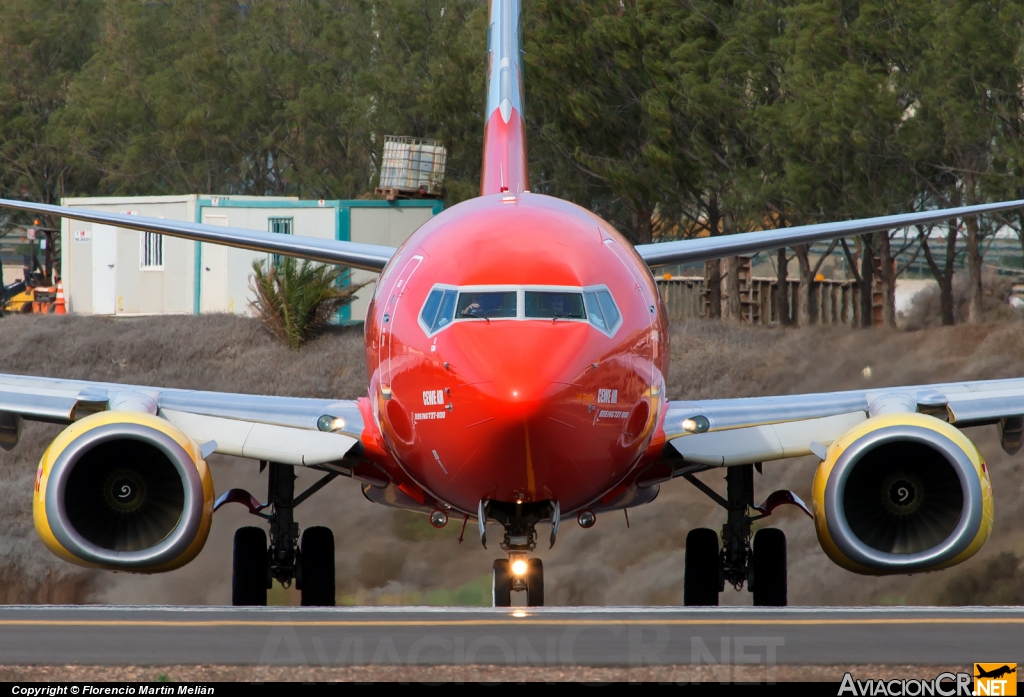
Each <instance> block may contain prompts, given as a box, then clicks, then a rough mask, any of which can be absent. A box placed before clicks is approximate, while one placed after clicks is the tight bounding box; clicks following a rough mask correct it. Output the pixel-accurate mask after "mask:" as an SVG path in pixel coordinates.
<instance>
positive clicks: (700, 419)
mask: <svg viewBox="0 0 1024 697" xmlns="http://www.w3.org/2000/svg"><path fill="white" fill-rule="evenodd" d="M681 426H682V427H683V430H684V431H686V432H687V433H704V432H705V431H706V430H708V428H710V427H711V422H710V421H708V417H706V416H694V417H692V418H689V419H683V423H682V424H681Z"/></svg>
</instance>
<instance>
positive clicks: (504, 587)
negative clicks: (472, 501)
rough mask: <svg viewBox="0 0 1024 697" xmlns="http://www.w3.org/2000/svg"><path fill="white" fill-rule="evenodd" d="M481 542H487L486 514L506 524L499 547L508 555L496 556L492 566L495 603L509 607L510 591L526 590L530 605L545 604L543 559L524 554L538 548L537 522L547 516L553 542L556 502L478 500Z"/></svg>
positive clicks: (510, 603)
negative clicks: (506, 556)
mask: <svg viewBox="0 0 1024 697" xmlns="http://www.w3.org/2000/svg"><path fill="white" fill-rule="evenodd" d="M478 516H479V520H480V521H481V523H480V530H481V538H480V539H481V542H483V544H484V547H486V546H487V536H486V533H485V532H484V531H485V525H486V522H487V518H488V517H490V518H491V519H492V520H494V521H496V522H498V523H500V524H501V525H502V526H503V527H504V528H505V535H504V537H503V538H502V541H501V543H500V545H499V546H500V547H501V549H502V550H504V551H505V552H506V553H507V554H508V559H495V560H494V564H493V565H492V567H491V598H492V601H493V605H494V607H510V606H511V605H512V592H513V591H526V604H527V606H529V607H542V606H543V605H544V563H543V562H542V561H541V560H540V559H536V558H528V557H527V554H528V553H529V552H532V551H533V550H535V549H536V548H537V527H536V526H537V523H539V522H540V521H541V520H543V519H544V518H547V517H550V518H551V523H552V531H551V545H552V546H554V544H555V536H556V535H557V533H558V517H559V512H558V504H557V502H551V501H538V502H535V503H515V504H507V503H502V502H499V501H481V502H480V510H479V513H478Z"/></svg>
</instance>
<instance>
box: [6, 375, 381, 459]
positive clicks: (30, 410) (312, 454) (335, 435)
mask: <svg viewBox="0 0 1024 697" xmlns="http://www.w3.org/2000/svg"><path fill="white" fill-rule="evenodd" d="M108 410H111V411H114V410H123V411H135V412H146V413H150V414H154V415H158V416H161V417H163V418H165V419H167V420H168V421H170V422H171V423H172V424H174V425H175V426H177V427H178V428H179V429H181V430H182V431H183V432H184V433H185V434H186V435H188V436H189V437H190V438H192V440H194V441H195V442H196V443H199V444H211V445H210V450H211V452H217V453H221V454H224V455H237V456H239V457H247V458H252V459H256V460H270V461H273V462H279V463H282V464H286V465H303V466H307V467H308V466H313V465H324V464H326V463H334V462H337V461H339V460H342V459H343V458H345V456H346V455H347V454H349V452H350V451H351V450H352V448H353V447H355V446H356V445H357V444H359V443H360V442H361V437H362V433H363V427H364V423H363V417H362V414H361V413H360V411H359V407H358V405H357V404H356V402H354V401H351V400H329V399H305V398H300V397H271V396H261V395H247V394H232V393H226V392H205V391H199V390H180V389H165V388H157V387H145V386H140V385H122V384H117V383H103V382H87V381H84V380H61V379H53V378H39V377H30V376H25V375H0V446H3V447H5V448H8V449H9V448H11V447H13V446H14V444H15V443H16V442H17V437H18V431H19V424H18V422H17V418H23V419H28V420H34V421H47V422H51V423H60V424H69V423H72V422H74V421H77V420H78V419H80V418H84V417H85V416H88V415H90V414H93V413H96V412H100V411H108ZM324 416H328V417H331V423H330V424H329V427H330V430H329V431H323V430H321V429H320V426H319V421H320V419H321V418H322V417H324ZM12 417H16V418H13V419H12Z"/></svg>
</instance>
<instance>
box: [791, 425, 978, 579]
mask: <svg viewBox="0 0 1024 697" xmlns="http://www.w3.org/2000/svg"><path fill="white" fill-rule="evenodd" d="M888 426H919V427H921V428H927V429H929V430H932V431H935V432H937V433H939V434H941V435H943V436H945V437H946V438H949V439H950V440H951V441H953V443H955V444H956V445H957V446H958V447H960V448H961V449H962V450H963V451H964V453H966V454H967V457H968V458H969V459H970V461H971V463H972V464H973V465H974V469H975V471H976V472H977V474H978V478H979V480H980V481H981V494H982V499H983V505H982V517H981V527H980V528H979V529H978V534H977V535H975V537H974V540H973V541H972V542H971V544H970V545H969V546H968V547H967V548H966V549H964V551H963V552H961V553H960V554H958V555H957V556H956V557H954V558H952V559H950V560H949V561H947V562H945V563H943V564H937V565H935V566H934V567H930V568H928V569H922V571H937V570H939V569H945V568H948V567H950V566H955V565H957V564H959V563H960V562H962V561H965V560H966V559H969V558H970V557H972V556H974V555H975V554H976V553H977V552H978V550H980V549H981V548H982V547H983V546H984V545H985V542H986V541H987V540H988V536H989V533H990V532H991V531H992V521H993V518H994V515H995V508H994V504H993V501H992V481H991V478H990V477H989V474H988V468H987V467H986V466H985V458H983V457H982V455H981V453H980V452H979V451H978V448H977V446H976V445H974V443H973V442H971V439H970V438H968V437H967V436H965V435H964V434H963V433H962V432H961V431H960V429H958V428H956V427H955V426H951V425H949V424H948V423H946V422H945V421H940V420H939V419H936V418H935V417H933V416H928V415H926V414H917V413H898V414H882V415H880V416H875V417H872V418H870V419H868V420H867V421H864V422H863V423H860V424H858V425H857V426H854V427H853V428H851V429H850V430H849V431H847V432H846V433H844V434H843V435H842V436H841V437H840V438H839V439H838V440H836V441H835V442H833V443H832V445H831V446H829V448H828V452H827V453H826V455H825V460H824V461H823V462H822V463H821V464H820V465H819V466H818V469H817V471H816V472H815V473H814V484H813V486H812V490H811V509H812V511H813V513H814V527H815V529H816V530H817V533H818V541H819V542H820V543H821V548H822V549H823V550H824V551H825V554H827V555H828V557H829V559H831V560H832V561H834V562H835V563H836V564H838V565H839V566H841V567H843V568H844V569H847V570H849V571H853V572H855V573H858V574H865V575H871V576H886V575H890V574H896V573H899V574H903V573H906V571H901V570H894V571H886V570H880V569H871V568H868V567H865V566H861V565H860V564H856V563H855V562H853V561H851V560H850V559H848V558H847V557H846V555H844V554H843V553H842V552H840V551H839V548H838V547H836V545H835V543H834V542H833V541H832V536H831V534H830V533H829V530H828V523H827V521H826V519H825V510H824V500H825V487H826V486H827V484H828V478H829V475H830V474H831V473H832V468H833V467H834V466H835V463H836V460H838V459H839V456H840V455H842V454H843V451H845V450H846V449H847V448H848V447H850V445H852V444H853V443H854V442H855V441H856V440H858V439H859V438H861V437H862V436H864V435H867V434H868V433H870V432H871V431H874V430H877V429H880V428H886V427H888Z"/></svg>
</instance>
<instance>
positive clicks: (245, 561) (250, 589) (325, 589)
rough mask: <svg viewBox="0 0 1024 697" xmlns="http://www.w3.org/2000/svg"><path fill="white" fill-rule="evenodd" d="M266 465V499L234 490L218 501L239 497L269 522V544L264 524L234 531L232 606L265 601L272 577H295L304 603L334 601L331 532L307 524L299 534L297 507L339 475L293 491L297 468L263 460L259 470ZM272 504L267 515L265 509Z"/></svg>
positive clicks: (286, 583) (289, 581) (286, 580)
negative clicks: (259, 500)
mask: <svg viewBox="0 0 1024 697" xmlns="http://www.w3.org/2000/svg"><path fill="white" fill-rule="evenodd" d="M268 465H269V473H268V481H267V503H265V504H260V503H258V502H257V501H256V500H255V498H254V497H252V496H251V495H249V494H248V493H246V492H240V491H238V490H232V491H230V492H228V493H227V494H225V495H224V496H223V497H221V499H220V500H218V502H217V506H218V507H219V506H220V505H223V503H225V502H228V501H237V502H240V503H244V504H246V505H247V506H248V508H249V511H250V512H251V513H253V514H254V515H258V516H260V517H261V518H264V519H266V520H267V521H268V522H269V523H270V544H269V547H268V544H267V535H266V533H265V532H264V531H263V529H262V528H258V527H245V528H239V529H238V530H237V531H235V545H234V555H233V560H232V574H231V604H232V605H266V604H267V590H268V589H269V588H270V587H271V586H272V585H273V581H274V579H277V581H278V582H279V583H280V584H281V585H282V586H284V587H285V588H288V587H290V586H291V584H292V582H293V581H294V582H295V586H296V588H298V589H299V591H300V593H301V596H302V604H303V605H321V606H324V605H326V606H331V605H334V594H335V586H334V533H332V532H331V530H330V529H329V528H325V527H311V528H306V530H305V531H304V532H303V533H302V537H301V538H300V537H299V524H298V523H297V522H296V521H295V516H294V513H295V507H296V506H298V505H299V504H300V503H302V502H303V501H305V500H306V499H307V498H309V497H310V496H311V495H313V494H314V493H316V492H317V491H319V490H320V489H321V488H323V487H324V485H326V484H327V482H329V481H330V480H332V479H334V478H335V477H336V476H338V475H337V474H336V473H330V474H327V475H326V476H324V477H323V478H322V479H320V481H318V482H317V483H316V484H314V485H313V486H311V487H310V488H309V489H307V490H306V491H304V492H303V493H302V494H300V495H299V496H295V469H294V467H292V466H291V465H282V464H279V463H276V462H270V463H266V462H261V463H260V471H263V469H264V468H267V467H268ZM265 508H271V510H272V513H270V514H269V515H268V514H266V513H263V512H262V511H263V509H265Z"/></svg>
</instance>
